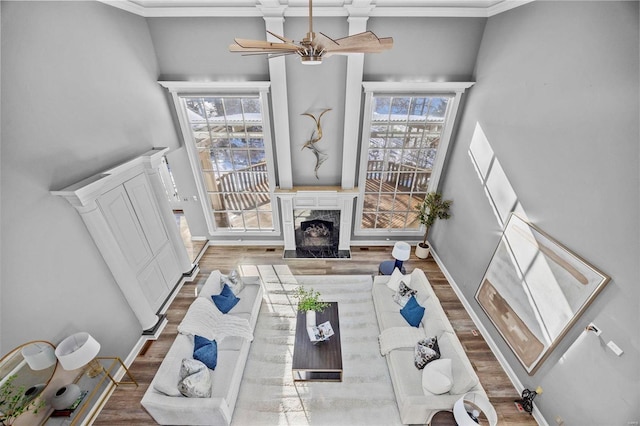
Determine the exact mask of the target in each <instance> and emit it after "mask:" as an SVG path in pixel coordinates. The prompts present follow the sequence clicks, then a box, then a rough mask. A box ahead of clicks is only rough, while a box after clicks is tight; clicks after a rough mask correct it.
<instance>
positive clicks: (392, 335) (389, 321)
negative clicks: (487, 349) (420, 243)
mask: <svg viewBox="0 0 640 426" xmlns="http://www.w3.org/2000/svg"><path fill="white" fill-rule="evenodd" d="M396 273H397V272H396ZM408 276H409V275H407V276H406V277H408ZM390 278H391V277H390V276H376V277H375V278H374V282H373V289H372V293H373V302H374V306H375V310H376V316H377V319H378V325H379V327H380V332H381V335H380V344H381V353H384V352H386V355H384V356H385V358H386V361H387V366H388V367H389V373H390V375H391V381H392V383H393V390H394V392H395V395H396V401H397V403H398V410H399V411H400V419H401V421H402V423H403V424H426V423H428V422H429V421H430V420H431V417H432V416H433V415H434V414H435V413H437V412H438V411H442V410H448V411H451V410H453V405H454V403H455V402H456V401H457V400H459V399H460V398H461V397H462V396H463V395H464V394H466V393H467V392H476V393H479V394H481V395H483V396H485V397H486V393H485V391H484V389H483V388H482V386H481V385H480V382H479V380H478V376H477V374H476V373H475V371H474V369H473V366H472V365H471V362H470V361H469V359H468V358H467V356H466V354H465V351H464V349H463V347H462V344H461V343H460V340H458V337H457V336H456V334H455V332H454V330H453V327H452V326H451V323H450V322H449V320H448V318H447V316H446V314H445V312H444V309H442V306H441V305H440V301H439V300H438V297H437V296H436V294H435V293H434V291H433V289H432V288H431V285H430V284H429V281H428V280H427V277H426V276H425V274H424V272H423V271H422V270H421V269H415V270H414V271H413V272H412V273H411V274H410V284H409V287H411V288H412V289H414V290H417V294H416V299H417V301H418V303H419V304H420V305H421V306H423V307H424V308H425V313H424V316H423V318H422V321H421V323H420V325H419V327H418V328H415V327H411V326H410V325H409V324H408V323H407V321H406V320H405V319H404V317H403V316H402V315H401V314H400V309H401V307H400V305H398V303H396V302H395V301H394V300H393V294H394V291H393V290H392V289H391V288H389V287H388V286H387V282H388V281H389V279H390ZM407 327H410V328H413V330H411V332H410V335H411V337H408V334H409V333H408V332H407V331H408V330H406V328H407ZM385 330H387V331H386V333H385ZM385 336H386V340H384V341H383V339H385ZM434 336H435V337H437V339H438V344H439V348H440V354H441V359H445V358H448V359H451V371H452V376H453V377H452V381H453V386H452V388H451V390H450V391H449V392H446V393H444V394H438V395H436V394H433V393H431V392H429V391H427V390H424V389H423V386H422V373H423V371H422V370H419V369H418V368H416V366H415V364H414V347H415V345H416V343H417V340H419V339H420V338H422V337H434ZM390 342H391V343H390ZM385 343H386V344H385ZM391 348H392V349H391Z"/></svg>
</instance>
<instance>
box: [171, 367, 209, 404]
mask: <svg viewBox="0 0 640 426" xmlns="http://www.w3.org/2000/svg"><path fill="white" fill-rule="evenodd" d="M180 378H181V380H180V382H179V383H178V389H179V390H180V393H181V394H182V395H184V396H186V397H189V398H209V397H211V373H209V369H208V368H207V366H206V365H204V363H202V362H200V361H198V360H195V359H190V358H185V359H183V360H182V365H181V366H180Z"/></svg>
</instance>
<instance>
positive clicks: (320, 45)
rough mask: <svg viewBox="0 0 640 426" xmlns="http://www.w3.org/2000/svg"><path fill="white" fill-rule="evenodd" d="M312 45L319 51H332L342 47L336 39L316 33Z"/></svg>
mask: <svg viewBox="0 0 640 426" xmlns="http://www.w3.org/2000/svg"><path fill="white" fill-rule="evenodd" d="M311 45H312V46H313V47H314V48H315V49H316V50H317V51H323V50H324V51H330V50H332V49H336V48H339V47H340V45H339V44H338V43H336V41H335V40H334V39H332V38H331V37H329V36H327V35H326V34H323V33H316V34H315V37H314V38H313V40H311Z"/></svg>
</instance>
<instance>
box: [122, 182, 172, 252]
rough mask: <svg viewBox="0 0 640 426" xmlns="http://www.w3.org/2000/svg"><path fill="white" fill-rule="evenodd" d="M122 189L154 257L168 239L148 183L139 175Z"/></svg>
mask: <svg viewBox="0 0 640 426" xmlns="http://www.w3.org/2000/svg"><path fill="white" fill-rule="evenodd" d="M124 188H125V189H126V191H127V194H129V198H130V199H131V203H132V204H133V208H134V209H135V212H136V215H137V216H138V220H139V221H140V225H141V226H142V229H143V231H144V235H145V237H146V238H147V242H148V243H149V246H150V247H151V251H152V252H153V254H154V255H155V254H156V253H158V252H159V251H160V249H161V248H162V247H163V246H164V244H165V243H166V242H167V241H168V239H169V237H168V236H167V232H166V230H165V228H164V222H163V221H162V218H161V217H160V211H159V209H158V205H157V203H156V200H155V196H154V194H153V192H152V190H151V187H150V186H149V182H148V181H147V178H146V177H145V175H144V174H140V175H138V176H136V177H134V178H133V179H131V180H128V181H127V182H125V183H124Z"/></svg>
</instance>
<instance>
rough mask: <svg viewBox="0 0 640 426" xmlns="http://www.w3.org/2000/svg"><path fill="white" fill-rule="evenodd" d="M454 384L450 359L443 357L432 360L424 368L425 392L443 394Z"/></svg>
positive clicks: (423, 386) (423, 384)
mask: <svg viewBox="0 0 640 426" xmlns="http://www.w3.org/2000/svg"><path fill="white" fill-rule="evenodd" d="M452 386H453V374H452V372H451V360H450V359H448V358H441V359H437V360H435V361H431V362H430V363H429V364H427V365H426V366H425V367H424V369H423V370H422V389H423V390H424V391H425V394H427V395H430V394H435V395H442V394H443V393H447V392H449V391H450V390H451V387H452ZM427 392H428V393H427Z"/></svg>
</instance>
